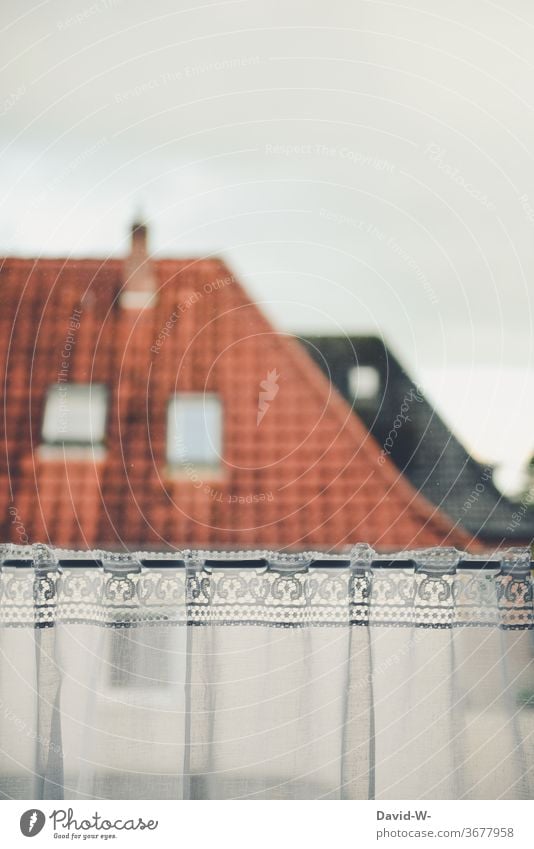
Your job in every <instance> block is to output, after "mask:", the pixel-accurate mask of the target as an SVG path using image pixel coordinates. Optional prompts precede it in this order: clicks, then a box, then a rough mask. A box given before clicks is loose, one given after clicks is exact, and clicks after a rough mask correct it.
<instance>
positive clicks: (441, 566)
mask: <svg viewBox="0 0 534 849" xmlns="http://www.w3.org/2000/svg"><path fill="white" fill-rule="evenodd" d="M127 557H128V556H126V557H124V559H122V560H121V559H117V560H115V559H112V558H111V556H110V559H107V558H93V557H90V558H84V557H59V558H57V559H53V560H50V561H44V562H43V561H41V562H39V563H36V561H35V560H34V559H33V558H31V557H28V556H21V557H17V556H13V555H11V556H8V557H5V558H3V559H2V560H1V563H0V568H2V567H3V566H7V567H10V566H11V567H16V568H26V569H30V568H33V567H35V566H36V565H37V567H38V570H39V569H40V570H45V571H47V570H48V571H49V570H53V569H55V568H60V569H63V568H64V569H91V568H94V569H104V570H106V571H117V572H135V571H139V570H140V568H142V567H144V568H157V569H180V568H182V569H185V568H187V567H188V566H190V567H194V568H205V569H207V570H209V569H213V568H218V567H222V568H226V569H247V568H255V569H272V570H273V571H281V572H283V571H287V572H299V571H304V570H305V569H307V568H308V567H313V568H314V569H348V568H349V567H351V566H353V567H358V566H360V567H363V568H372V569H375V570H377V569H378V570H379V569H414V570H415V571H423V572H427V571H430V572H433V571H439V572H443V573H447V572H449V573H451V574H452V573H454V572H455V571H456V570H457V569H468V570H481V571H482V570H484V569H487V570H495V569H500V570H502V569H503V567H506V566H508V564H509V563H510V560H509V558H506V559H505V560H501V559H498V558H497V557H490V558H487V559H484V558H477V559H470V558H461V559H460V560H459V561H457V562H449V563H447V562H441V563H437V562H435V561H434V562H429V563H425V562H424V561H425V555H424V552H421V559H419V558H418V559H415V558H399V557H391V556H388V555H384V556H380V555H377V556H375V557H373V558H372V559H369V560H368V561H365V562H364V561H358V560H357V559H354V558H353V559H351V558H349V557H339V558H337V557H328V558H308V559H303V558H302V557H300V558H299V557H298V556H296V557H295V558H294V559H293V558H291V556H288V557H287V559H284V560H279V559H278V557H276V556H273V558H272V559H270V558H267V557H258V558H250V559H246V558H244V559H238V558H230V557H229V558H226V559H225V558H221V557H217V558H209V557H208V558H206V557H203V556H198V557H192V558H191V559H189V560H185V559H183V558H172V557H166V558H161V557H157V556H155V557H154V558H152V557H146V556H145V557H141V558H140V559H137V558H136V557H135V556H130V559H127ZM518 566H520V567H522V569H523V571H528V570H529V569H530V570H534V561H533V560H526V559H525V560H523V561H522V562H521V563H520V564H519V563H518V562H517V561H516V562H515V563H513V564H511V563H510V567H511V568H510V571H514V572H516V571H518Z"/></svg>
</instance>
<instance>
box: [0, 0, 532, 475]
mask: <svg viewBox="0 0 534 849" xmlns="http://www.w3.org/2000/svg"><path fill="white" fill-rule="evenodd" d="M0 15H1V29H2V47H1V51H0V57H1V59H0V65H1V66H2V72H1V76H0V80H1V96H0V127H1V139H0V146H1V155H0V186H1V200H0V253H5V254H22V255H41V254H42V255H77V256H79V255H99V256H100V255H107V254H112V255H119V254H121V253H123V252H124V250H125V247H126V240H127V231H128V225H129V222H130V221H131V219H132V216H133V215H134V214H135V213H136V212H137V211H142V212H143V215H144V216H145V218H146V219H147V220H148V222H149V224H150V228H151V243H152V247H153V249H154V252H155V253H157V254H160V255H173V256H180V255H191V254H195V255H197V254H200V255H202V254H207V253H213V252H215V253H218V254H222V255H224V256H225V257H226V259H227V261H228V262H229V263H230V265H231V266H232V269H233V270H234V271H236V272H237V273H238V274H239V275H240V276H241V279H242V282H243V283H244V284H245V285H246V287H247V289H248V291H249V292H250V293H251V294H252V295H253V296H254V297H255V298H256V299H257V300H258V301H260V302H263V307H264V309H265V310H266V311H267V312H268V313H269V315H270V316H271V318H272V319H273V321H274V322H275V324H276V326H277V327H278V328H281V329H284V330H294V331H297V332H299V331H301V332H310V331H321V332H325V333H338V332H347V333H358V332H376V333H380V334H383V335H384V337H385V339H386V340H387V341H388V343H389V344H390V345H391V346H392V348H393V350H394V351H395V352H396V354H397V355H398V356H399V358H400V359H401V361H402V362H403V363H404V364H405V365H406V367H407V368H408V369H409V370H410V371H411V372H412V373H413V374H414V376H415V377H416V379H419V380H420V381H421V383H422V385H423V388H424V389H425V391H426V392H427V393H428V394H429V395H430V396H431V398H433V399H434V400H435V402H436V403H437V405H438V408H439V410H440V412H441V413H442V414H443V415H444V416H445V418H446V419H447V421H448V422H449V423H450V424H452V425H453V426H454V428H455V430H456V431H457V433H458V434H459V436H460V437H461V438H462V439H463V441H464V442H465V443H466V444H467V445H468V447H469V448H470V449H471V450H472V451H473V452H474V453H475V454H476V456H477V457H479V458H480V459H482V460H484V461H492V462H497V463H500V464H502V466H503V474H504V473H506V475H507V477H508V479H509V480H510V481H512V479H513V470H514V468H515V467H517V466H518V465H519V464H520V463H521V462H522V461H523V460H524V459H525V458H526V457H527V456H529V455H530V453H532V451H533V450H534V427H533V426H532V422H533V418H534V417H533V413H534V379H533V372H532V360H533V337H532V303H531V292H532V282H533V280H534V144H533V140H534V114H533V107H534V57H533V55H532V43H533V39H534V8H533V7H532V5H531V3H530V2H528V0H508V1H507V2H506V3H504V0H503V2H502V3H500V4H499V3H494V2H488V0H471V2H469V3H468V4H467V3H466V2H465V0H461V2H460V0H448V2H444V0H440V2H438V0H414V2H410V3H408V4H403V3H401V2H377V0H371V2H359V0H344V2H340V1H339V0H328V2H326V1H325V0H321V2H319V0H302V2H297V0H283V2H282V0H269V2H268V3H266V2H265V0H229V2H206V3H203V2H202V0H199V2H196V3H193V2H191V0H189V2H166V0H152V2H150V3H146V2H137V0H128V2H126V0H94V2H91V0H74V2H73V0H60V2H54V0H50V2H47V0H44V2H39V3H30V2H21V0H2V4H1V12H0Z"/></svg>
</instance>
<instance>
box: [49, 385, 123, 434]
mask: <svg viewBox="0 0 534 849" xmlns="http://www.w3.org/2000/svg"><path fill="white" fill-rule="evenodd" d="M106 413H107V391H106V387H105V386H103V385H102V384H100V383H55V384H54V385H53V386H51V387H50V388H49V389H48V393H47V396H46V402H45V409H44V417H43V427H42V439H43V442H44V443H45V444H46V445H65V446H69V445H71V446H80V447H83V446H86V447H87V446H92V445H102V444H103V442H104V438H105V433H106Z"/></svg>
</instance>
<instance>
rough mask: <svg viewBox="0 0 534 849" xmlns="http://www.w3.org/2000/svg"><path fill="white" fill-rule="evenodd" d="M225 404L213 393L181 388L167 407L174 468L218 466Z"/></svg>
mask: <svg viewBox="0 0 534 849" xmlns="http://www.w3.org/2000/svg"><path fill="white" fill-rule="evenodd" d="M222 423H223V417H222V405H221V401H220V399H219V397H218V396H217V395H214V394H211V393H203V392H180V393H177V394H176V395H174V396H173V397H172V398H171V400H170V401H169V406H168V410H167V463H168V465H169V466H171V467H172V468H173V469H178V470H179V469H180V468H188V467H191V466H194V467H200V468H204V469H206V468H209V469H210V470H211V469H218V468H219V467H220V463H221V454H222Z"/></svg>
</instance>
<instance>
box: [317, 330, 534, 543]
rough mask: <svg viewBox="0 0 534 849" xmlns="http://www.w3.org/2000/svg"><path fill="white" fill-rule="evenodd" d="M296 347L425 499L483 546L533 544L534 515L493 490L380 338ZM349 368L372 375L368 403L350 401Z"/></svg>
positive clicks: (325, 340)
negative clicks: (375, 382) (374, 381)
mask: <svg viewBox="0 0 534 849" xmlns="http://www.w3.org/2000/svg"><path fill="white" fill-rule="evenodd" d="M301 341H302V342H303V344H304V345H305V347H306V349H307V350H308V352H309V353H310V354H311V356H312V357H313V359H314V360H315V361H316V362H317V363H318V364H319V366H320V367H321V368H322V370H323V371H324V372H325V373H326V374H327V375H328V377H329V378H330V380H331V381H332V383H333V384H334V385H335V386H336V387H337V389H338V390H339V391H340V392H341V394H342V395H343V396H344V397H345V398H346V400H347V401H348V402H349V403H350V404H351V406H353V408H354V410H355V411H356V412H357V414H358V415H359V416H360V418H361V419H363V421H364V422H365V424H366V425H367V427H368V428H369V430H370V431H371V433H372V434H373V436H374V437H375V439H376V440H377V441H378V442H379V443H380V445H381V447H382V450H383V451H384V453H387V454H389V455H390V456H391V459H392V460H393V461H394V463H395V465H396V466H397V467H398V469H399V470H400V471H401V472H403V473H404V474H405V475H406V477H407V478H408V479H409V480H410V482H411V483H412V485H413V486H414V487H415V488H416V489H417V490H418V491H419V492H421V493H422V494H423V495H424V496H425V497H426V498H427V499H428V500H429V501H431V502H432V503H433V504H435V505H436V506H438V507H440V508H441V509H442V510H443V511H444V512H445V513H447V514H448V515H449V517H450V518H451V519H452V520H453V521H455V522H459V523H460V524H461V525H462V526H463V527H464V528H465V529H466V530H467V531H469V532H470V533H472V534H476V535H477V536H478V537H479V538H480V539H481V540H482V541H487V542H492V543H500V542H508V543H509V544H511V545H513V544H520V543H524V542H526V541H530V540H531V539H533V538H534V510H533V509H532V508H531V507H529V506H527V505H526V504H516V503H514V502H512V501H510V500H509V499H508V498H506V497H505V496H504V495H503V494H502V493H501V492H500V491H499V490H498V489H497V487H496V486H495V484H494V483H493V480H492V472H493V470H492V468H491V467H490V466H484V465H482V464H481V463H478V462H477V461H476V460H474V458H473V457H472V456H471V455H470V454H469V453H468V451H466V449H465V448H464V446H463V445H462V444H461V443H460V442H459V440H458V439H457V438H456V437H455V436H454V434H452V433H451V432H450V430H449V428H448V427H447V425H446V424H445V422H444V421H443V420H442V419H441V418H440V416H439V415H438V414H437V413H436V411H435V410H434V408H433V407H432V405H431V404H430V403H429V401H428V400H427V399H426V398H425V397H424V395H423V393H422V392H421V391H420V390H419V389H418V387H417V385H416V384H415V383H414V381H413V380H411V379H410V377H409V376H408V374H407V373H406V371H405V370H404V369H403V367H402V366H401V365H400V363H399V362H398V360H397V359H396V358H395V356H394V355H393V354H392V353H391V351H390V350H389V348H388V347H387V346H386V344H385V343H384V341H383V340H382V339H380V338H379V337H376V336H355V337H337V336H310V337H307V338H305V339H301ZM353 366H372V367H373V368H375V369H376V370H377V372H378V375H379V389H378V392H377V393H376V395H375V396H374V397H372V398H369V399H358V397H356V398H355V397H354V394H353V391H352V389H351V386H350V383H349V372H350V369H351V368H352V367H353Z"/></svg>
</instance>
